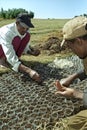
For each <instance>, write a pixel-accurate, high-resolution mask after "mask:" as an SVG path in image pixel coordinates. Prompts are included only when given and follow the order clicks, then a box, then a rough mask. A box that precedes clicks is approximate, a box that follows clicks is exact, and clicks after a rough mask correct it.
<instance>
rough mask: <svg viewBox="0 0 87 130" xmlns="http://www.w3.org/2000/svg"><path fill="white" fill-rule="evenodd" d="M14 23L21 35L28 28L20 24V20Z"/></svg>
mask: <svg viewBox="0 0 87 130" xmlns="http://www.w3.org/2000/svg"><path fill="white" fill-rule="evenodd" d="M16 25H17V29H18V32H19V33H20V34H21V35H24V34H25V33H26V32H27V31H28V30H29V28H27V27H24V26H22V25H21V24H20V22H16Z"/></svg>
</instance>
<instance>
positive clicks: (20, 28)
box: [16, 22, 41, 83]
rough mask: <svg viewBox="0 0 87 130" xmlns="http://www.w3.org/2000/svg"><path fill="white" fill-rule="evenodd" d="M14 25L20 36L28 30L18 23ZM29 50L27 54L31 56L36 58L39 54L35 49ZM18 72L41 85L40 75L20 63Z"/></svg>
mask: <svg viewBox="0 0 87 130" xmlns="http://www.w3.org/2000/svg"><path fill="white" fill-rule="evenodd" d="M16 25H17V29H18V32H19V33H20V34H21V35H24V34H25V33H26V32H27V31H28V30H29V28H27V27H23V26H21V24H20V22H16ZM31 50H32V51H30V52H28V53H29V54H31V55H34V56H38V55H39V54H40V51H39V50H35V49H31ZM19 71H21V72H26V73H27V74H29V76H30V77H31V78H32V79H33V80H35V81H36V82H38V83H41V77H40V75H39V74H38V73H37V72H36V71H35V70H33V69H31V68H29V67H27V66H25V65H23V64H22V63H21V64H20V65H19Z"/></svg>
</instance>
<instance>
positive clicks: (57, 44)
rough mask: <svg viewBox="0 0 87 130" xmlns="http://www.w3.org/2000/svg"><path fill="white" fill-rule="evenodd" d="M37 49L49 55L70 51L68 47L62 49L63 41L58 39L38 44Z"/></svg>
mask: <svg viewBox="0 0 87 130" xmlns="http://www.w3.org/2000/svg"><path fill="white" fill-rule="evenodd" d="M37 48H38V49H40V50H41V51H42V52H43V53H45V54H47V55H51V54H55V53H60V52H61V51H70V49H68V48H67V46H66V45H64V46H63V47H62V48H61V41H60V39H59V38H58V37H49V38H48V39H47V40H46V41H45V42H43V43H40V44H38V45H37Z"/></svg>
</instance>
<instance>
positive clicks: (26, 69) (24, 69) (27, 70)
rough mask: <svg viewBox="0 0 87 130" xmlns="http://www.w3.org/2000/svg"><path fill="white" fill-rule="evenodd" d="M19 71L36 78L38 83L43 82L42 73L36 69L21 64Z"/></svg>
mask: <svg viewBox="0 0 87 130" xmlns="http://www.w3.org/2000/svg"><path fill="white" fill-rule="evenodd" d="M19 71H20V72H25V73H27V74H28V75H29V76H30V77H31V78H32V79H33V80H35V81H36V82H38V83H41V82H42V80H41V77H40V75H39V74H38V73H37V72H36V71H35V70H33V69H31V68H29V67H27V66H25V65H23V64H20V65H19Z"/></svg>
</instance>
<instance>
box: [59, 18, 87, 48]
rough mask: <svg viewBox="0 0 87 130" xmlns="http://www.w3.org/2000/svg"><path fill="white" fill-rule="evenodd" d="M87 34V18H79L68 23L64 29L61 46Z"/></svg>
mask: <svg viewBox="0 0 87 130" xmlns="http://www.w3.org/2000/svg"><path fill="white" fill-rule="evenodd" d="M86 34H87V18H86V17H84V16H78V17H75V18H73V19H71V20H70V21H68V22H67V23H66V24H65V25H64V27H63V41H62V42H61V46H63V44H64V43H65V41H66V40H70V39H74V38H77V37H80V36H84V35H86Z"/></svg>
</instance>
